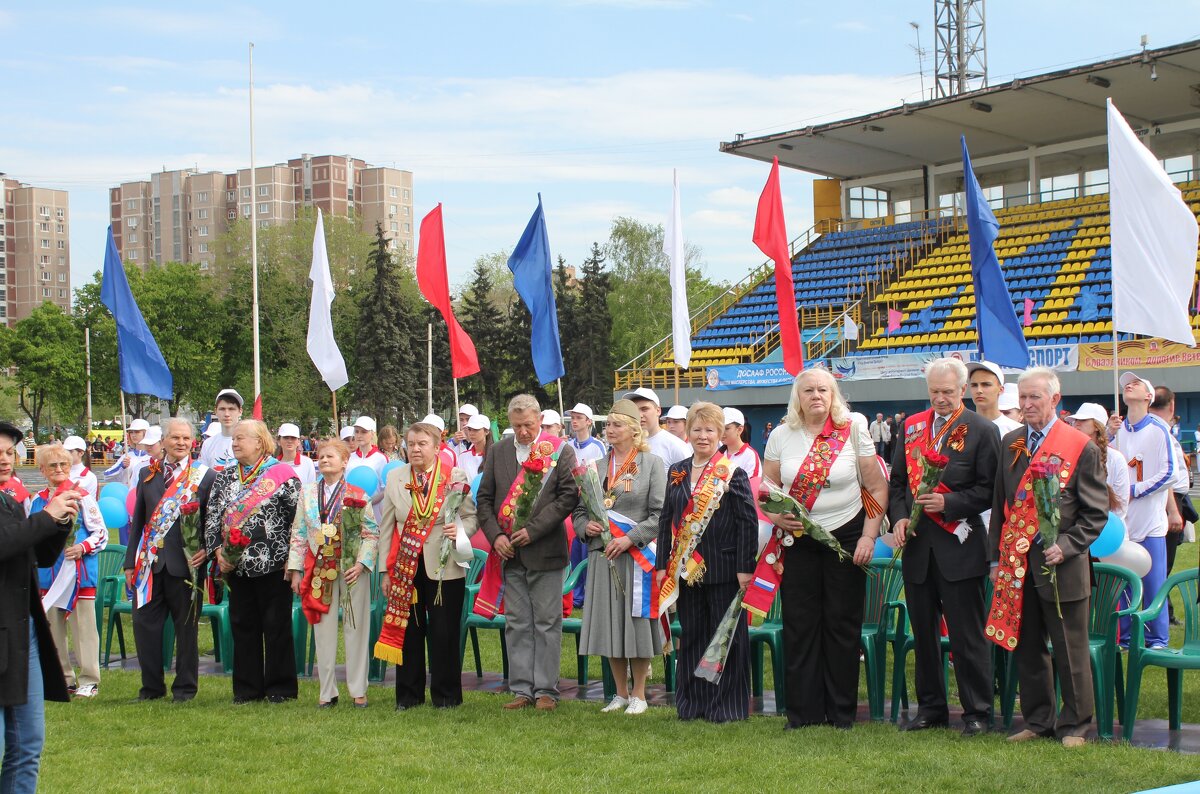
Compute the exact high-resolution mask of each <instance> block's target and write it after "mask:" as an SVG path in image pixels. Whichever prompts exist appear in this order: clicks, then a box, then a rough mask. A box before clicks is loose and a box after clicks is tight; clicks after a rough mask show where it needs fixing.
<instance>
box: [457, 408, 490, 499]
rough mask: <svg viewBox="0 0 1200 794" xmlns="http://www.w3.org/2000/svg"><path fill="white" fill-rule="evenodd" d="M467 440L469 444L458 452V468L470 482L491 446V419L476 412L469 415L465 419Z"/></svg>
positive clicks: (477, 472) (481, 465)
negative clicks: (468, 417) (469, 416)
mask: <svg viewBox="0 0 1200 794" xmlns="http://www.w3.org/2000/svg"><path fill="white" fill-rule="evenodd" d="M467 442H468V443H469V446H468V447H467V448H466V450H465V451H463V452H460V453H459V454H458V468H460V469H462V470H463V472H464V473H465V474H466V475H467V482H472V481H474V479H475V475H476V474H479V470H480V469H481V468H482V467H483V459H484V458H485V457H487V452H488V450H489V449H491V446H492V420H491V419H489V418H487V417H486V416H484V415H483V414H478V413H477V414H474V415H473V416H471V418H470V419H468V420H467Z"/></svg>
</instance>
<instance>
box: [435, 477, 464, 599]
mask: <svg viewBox="0 0 1200 794" xmlns="http://www.w3.org/2000/svg"><path fill="white" fill-rule="evenodd" d="M470 492H471V486H470V485H469V484H467V483H465V482H452V483H450V484H449V485H447V486H446V498H445V499H444V500H443V501H442V512H441V515H440V516H439V519H440V520H439V521H438V523H440V524H442V525H443V526H445V525H446V524H453V523H454V522H455V521H457V520H458V510H459V508H461V507H462V504H463V501H464V500H465V499H466V498H467V494H469V493H470ZM453 548H454V541H452V540H450V538H448V537H446V536H445V535H443V536H442V545H441V546H439V547H438V569H437V583H438V586H437V594H436V595H435V596H434V597H433V603H434V604H440V603H442V577H443V576H444V574H445V571H446V563H447V562H449V561H450V550H451V549H453Z"/></svg>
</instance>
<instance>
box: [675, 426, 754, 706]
mask: <svg viewBox="0 0 1200 794" xmlns="http://www.w3.org/2000/svg"><path fill="white" fill-rule="evenodd" d="M724 430H725V416H724V414H723V413H722V411H721V409H720V408H719V407H718V406H716V405H713V404H712V403H705V402H698V403H696V404H694V405H693V406H692V407H691V408H690V409H689V410H688V415H687V432H688V441H690V442H691V445H692V450H693V453H692V455H691V456H690V457H687V458H684V459H683V460H681V461H679V462H678V463H674V464H672V465H671V468H670V470H669V471H668V472H667V494H666V500H665V502H664V504H663V511H662V514H661V515H660V517H659V530H658V551H659V554H658V560H657V562H656V565H657V567H659V568H662V569H665V571H666V577H665V579H664V580H663V582H662V586H661V590H660V594H659V599H660V600H659V609H660V611H665V610H667V609H668V608H669V607H671V606H675V607H676V609H677V610H678V614H679V627H680V631H681V633H680V637H679V645H678V647H677V652H678V653H677V662H678V667H677V670H676V679H675V680H676V690H675V705H676V708H677V709H678V712H679V718H680V719H682V720H693V719H704V720H708V721H709V722H729V721H731V720H742V719H746V718H747V717H749V716H750V648H749V645H750V638H749V634H748V633H747V630H746V621H744V620H738V621H737V625H736V627H735V628H734V629H733V632H732V636H731V638H730V641H729V646H728V657H727V659H726V661H725V663H724V666H723V671H722V674H721V676H720V679H719V681H718V682H717V683H715V684H714V683H711V682H710V681H709V680H706V679H705V678H701V677H700V676H699V675H697V672H696V671H697V667H698V666H699V665H700V662H701V659H702V657H703V656H704V653H705V649H706V647H707V646H708V644H709V641H710V640H711V639H712V638H713V637H714V635H716V634H717V632H718V629H719V628H720V626H721V623H722V620H723V618H724V617H725V614H726V612H727V611H728V610H729V607H730V604H731V603H733V601H734V599H738V600H739V601H740V593H741V592H743V591H744V590H745V588H746V587H747V585H749V584H750V581H751V579H752V576H753V573H754V556H755V554H756V552H757V551H758V514H757V513H756V512H755V509H754V497H753V495H752V494H751V493H750V481H749V479H748V478H747V477H746V472H744V471H742V470H741V469H740V468H738V467H737V466H734V465H732V464H731V463H730V462H729V459H728V458H727V457H725V456H724V455H723V454H721V453H720V452H718V451H717V447H718V445H719V444H720V442H721V434H722V432H723V431H724Z"/></svg>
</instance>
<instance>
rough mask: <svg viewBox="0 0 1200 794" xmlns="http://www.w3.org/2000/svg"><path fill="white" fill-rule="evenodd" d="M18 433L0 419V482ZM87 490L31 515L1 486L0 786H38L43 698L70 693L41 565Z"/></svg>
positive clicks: (56, 549)
mask: <svg viewBox="0 0 1200 794" xmlns="http://www.w3.org/2000/svg"><path fill="white" fill-rule="evenodd" d="M20 441H21V431H20V430H18V429H17V428H16V427H15V426H14V425H12V424H10V423H9V422H0V483H4V482H7V481H8V479H9V478H10V477H12V476H13V470H14V468H15V467H16V462H17V461H16V445H17V443H18V442H20ZM82 496H83V492H82V491H65V492H63V493H61V494H58V495H57V496H55V497H54V498H53V499H51V500H50V503H49V504H47V505H46V508H45V509H44V510H42V511H40V512H38V513H35V514H34V515H33V516H32V517H30V518H26V517H25V510H24V508H23V507H22V506H21V505H20V504H18V503H17V502H16V500H14V499H13V498H12V497H11V496H10V495H8V494H7V493H4V492H2V491H0V755H2V756H3V757H4V761H3V765H2V768H0V791H33V790H34V789H35V788H36V787H37V778H38V766H39V764H40V762H41V756H42V744H43V743H44V741H45V738H46V727H45V725H46V723H45V712H44V705H43V703H44V701H46V700H52V701H60V702H65V701H67V700H68V699H69V697H68V695H67V682H66V680H64V678H63V671H62V666H61V665H59V663H58V652H57V651H56V650H55V649H54V638H53V637H52V636H51V635H50V624H49V623H48V622H47V621H46V612H45V610H43V609H42V600H41V597H40V595H39V594H38V579H37V569H38V566H42V567H49V566H51V565H53V564H54V561H55V560H56V559H58V555H59V554H60V553H61V552H62V550H63V545H64V544H65V543H66V540H67V533H68V532H70V531H71V527H72V524H73V523H74V520H75V515H76V513H77V512H78V507H79V499H80V498H81V497H82ZM14 737H15V741H14V742H13V743H12V744H10V745H8V746H5V740H6V739H8V740H9V741H12V740H13V738H14Z"/></svg>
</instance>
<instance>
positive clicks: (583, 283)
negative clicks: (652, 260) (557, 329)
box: [567, 243, 613, 411]
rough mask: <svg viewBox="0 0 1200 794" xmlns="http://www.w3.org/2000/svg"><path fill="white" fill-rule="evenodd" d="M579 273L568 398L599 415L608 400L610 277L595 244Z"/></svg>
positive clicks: (601, 254) (610, 322) (610, 366)
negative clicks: (574, 340) (576, 341)
mask: <svg viewBox="0 0 1200 794" xmlns="http://www.w3.org/2000/svg"><path fill="white" fill-rule="evenodd" d="M580 271H581V272H580V276H581V278H580V279H579V285H580V288H579V297H578V301H577V304H576V305H577V316H578V322H577V328H576V333H577V334H578V337H579V339H580V340H581V342H580V343H579V344H577V345H576V351H575V353H574V355H573V358H572V361H571V363H569V364H568V365H567V376H568V377H569V378H570V379H571V389H572V391H569V392H568V394H571V395H573V396H572V397H571V399H572V400H579V401H580V402H584V403H587V404H588V405H590V406H592V408H593V409H594V410H597V411H603V410H605V409H606V408H607V406H608V403H609V401H611V400H612V378H613V374H612V373H613V367H612V362H611V359H610V355H611V350H612V328H613V318H612V315H611V314H609V310H608V296H609V292H610V290H611V284H610V282H611V278H612V277H611V274H609V273H608V272H606V271H605V270H604V253H603V252H602V251H601V250H600V246H599V245H598V244H596V243H592V252H591V255H590V256H589V257H588V258H587V259H585V260H584V262H583V266H582V268H581V269H580Z"/></svg>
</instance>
